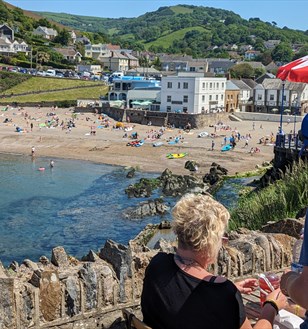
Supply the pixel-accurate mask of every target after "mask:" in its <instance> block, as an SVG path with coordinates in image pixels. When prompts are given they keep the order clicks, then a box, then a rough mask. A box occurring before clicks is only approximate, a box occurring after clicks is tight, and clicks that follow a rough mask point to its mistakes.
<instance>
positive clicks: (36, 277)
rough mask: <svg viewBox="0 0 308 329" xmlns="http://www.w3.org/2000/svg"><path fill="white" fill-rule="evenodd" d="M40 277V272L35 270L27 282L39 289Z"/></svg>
mask: <svg viewBox="0 0 308 329" xmlns="http://www.w3.org/2000/svg"><path fill="white" fill-rule="evenodd" d="M41 277H42V275H41V271H40V270H36V271H34V272H33V274H32V277H31V279H30V281H29V282H30V283H31V284H32V285H33V286H34V287H36V288H39V287H40V280H41Z"/></svg>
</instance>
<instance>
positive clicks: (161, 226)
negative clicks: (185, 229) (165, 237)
mask: <svg viewBox="0 0 308 329" xmlns="http://www.w3.org/2000/svg"><path fill="white" fill-rule="evenodd" d="M158 228H159V229H160V230H164V229H170V228H171V222H169V221H168V220H163V221H162V222H160V223H159V226H158Z"/></svg>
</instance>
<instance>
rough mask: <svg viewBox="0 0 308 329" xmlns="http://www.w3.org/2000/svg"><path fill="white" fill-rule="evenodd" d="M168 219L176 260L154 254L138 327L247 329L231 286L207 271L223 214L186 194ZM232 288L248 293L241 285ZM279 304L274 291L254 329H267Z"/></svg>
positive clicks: (214, 205)
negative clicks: (142, 322)
mask: <svg viewBox="0 0 308 329" xmlns="http://www.w3.org/2000/svg"><path fill="white" fill-rule="evenodd" d="M172 215H173V221H172V227H173V230H174V232H175V234H176V236H177V240H178V248H177V251H176V254H166V253H158V254H157V255H156V256H155V257H153V259H152V260H151V262H150V264H149V266H148V267H147V269H146V274H145V278H144V284H143V291H142V296H141V308H142V313H143V317H144V322H145V323H146V324H147V325H148V326H150V327H151V328H153V329H205V328H208V329H250V328H252V326H251V324H250V322H249V320H248V319H247V317H246V313H245V308H244V305H243V301H242V298H241V293H240V291H239V289H238V288H237V286H236V285H234V284H233V283H232V282H231V281H229V280H227V279H226V278H225V277H222V276H214V275H213V274H212V273H210V272H209V271H208V267H209V265H211V264H213V263H215V262H216V260H217V255H218V252H219V249H220V248H221V246H222V239H223V236H224V233H225V231H226V229H227V225H228V221H229V218H230V215H229V212H228V210H227V209H226V208H225V207H224V206H223V205H221V204H220V203H219V202H217V201H215V200H214V199H213V198H212V197H211V196H209V195H195V194H187V195H185V196H184V197H182V198H181V199H180V200H179V201H178V203H177V204H176V205H175V207H174V208H173V212H172ZM246 281H248V286H249V284H251V282H249V280H246ZM238 287H239V288H240V289H241V290H242V292H243V291H245V292H246V291H249V287H248V288H247V286H246V287H245V283H243V282H242V283H240V284H239V285H238ZM245 289H246V290H245ZM285 303H286V298H285V297H283V295H282V294H281V293H280V290H279V289H277V290H275V291H273V292H272V293H270V294H269V295H268V296H267V301H266V302H265V303H264V306H263V308H262V312H261V316H260V320H259V321H258V322H257V323H256V324H255V326H254V328H255V329H268V328H272V324H273V321H274V318H275V316H276V314H277V313H278V310H279V309H281V308H283V307H284V306H285Z"/></svg>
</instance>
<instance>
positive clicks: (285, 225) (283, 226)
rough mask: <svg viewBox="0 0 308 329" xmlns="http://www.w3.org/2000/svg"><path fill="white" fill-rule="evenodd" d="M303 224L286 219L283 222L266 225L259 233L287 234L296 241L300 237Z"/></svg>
mask: <svg viewBox="0 0 308 329" xmlns="http://www.w3.org/2000/svg"><path fill="white" fill-rule="evenodd" d="M303 224H304V222H303V220H298V219H293V218H287V219H285V220H280V221H278V222H273V223H269V224H266V225H264V226H263V227H262V228H261V231H262V232H264V233H282V234H287V235H289V236H292V237H294V238H297V239H298V238H299V236H300V231H301V229H302V228H303Z"/></svg>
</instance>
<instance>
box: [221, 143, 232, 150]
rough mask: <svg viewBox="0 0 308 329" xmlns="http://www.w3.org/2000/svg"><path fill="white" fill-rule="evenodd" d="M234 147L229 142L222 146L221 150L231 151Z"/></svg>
mask: <svg viewBox="0 0 308 329" xmlns="http://www.w3.org/2000/svg"><path fill="white" fill-rule="evenodd" d="M231 149H232V145H231V144H227V145H225V146H223V147H222V148H221V152H226V151H230V150H231Z"/></svg>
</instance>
